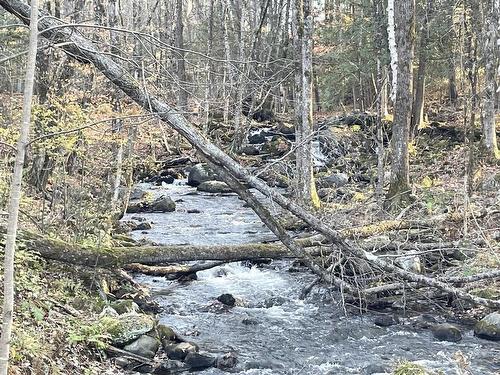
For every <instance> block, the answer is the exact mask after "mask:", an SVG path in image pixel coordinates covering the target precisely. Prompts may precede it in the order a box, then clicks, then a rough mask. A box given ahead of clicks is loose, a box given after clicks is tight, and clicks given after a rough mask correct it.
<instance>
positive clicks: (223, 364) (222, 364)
mask: <svg viewBox="0 0 500 375" xmlns="http://www.w3.org/2000/svg"><path fill="white" fill-rule="evenodd" d="M237 364H238V357H237V356H236V353H233V352H229V353H226V354H224V355H221V356H219V357H218V358H217V361H216V364H215V367H217V368H218V369H221V370H228V369H231V368H234V367H236V365H237Z"/></svg>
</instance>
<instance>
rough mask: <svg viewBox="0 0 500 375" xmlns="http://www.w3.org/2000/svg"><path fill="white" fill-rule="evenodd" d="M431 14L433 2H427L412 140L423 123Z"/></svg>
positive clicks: (423, 23)
mask: <svg viewBox="0 0 500 375" xmlns="http://www.w3.org/2000/svg"><path fill="white" fill-rule="evenodd" d="M432 13H433V0H428V1H427V5H426V8H425V14H424V17H423V19H422V22H421V27H420V45H419V52H418V70H417V76H416V79H415V90H414V91H415V95H414V100H413V109H412V115H411V124H410V137H411V139H414V138H415V136H416V135H417V131H418V128H419V127H420V126H422V125H423V123H424V98H425V69H426V66H427V42H428V39H429V38H428V35H429V19H430V17H431V16H432Z"/></svg>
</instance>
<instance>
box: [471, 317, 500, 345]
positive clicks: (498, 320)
mask: <svg viewBox="0 0 500 375" xmlns="http://www.w3.org/2000/svg"><path fill="white" fill-rule="evenodd" d="M474 334H475V335H476V336H477V337H480V338H482V339H486V340H493V341H500V313H499V312H493V313H491V314H488V315H486V316H485V317H484V318H483V319H481V320H480V321H479V322H477V323H476V325H475V327H474Z"/></svg>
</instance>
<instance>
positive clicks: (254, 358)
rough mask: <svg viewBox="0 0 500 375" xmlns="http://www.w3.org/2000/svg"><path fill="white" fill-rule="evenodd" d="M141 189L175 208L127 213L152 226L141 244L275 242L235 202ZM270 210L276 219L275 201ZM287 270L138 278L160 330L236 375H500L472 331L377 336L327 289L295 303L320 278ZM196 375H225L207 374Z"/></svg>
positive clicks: (485, 344)
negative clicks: (449, 336)
mask: <svg viewBox="0 0 500 375" xmlns="http://www.w3.org/2000/svg"><path fill="white" fill-rule="evenodd" d="M139 187H140V188H142V189H147V190H148V191H150V192H151V193H153V194H154V195H156V196H159V195H161V194H165V195H169V196H170V197H171V198H172V199H173V200H174V201H176V203H177V209H176V211H175V212H171V213H146V214H134V215H131V214H127V215H126V217H125V218H124V219H125V220H129V219H130V218H131V217H132V216H141V217H143V218H145V219H147V220H149V221H151V222H152V223H153V228H152V229H151V230H148V231H146V232H132V235H133V237H134V238H135V239H137V240H139V239H147V240H150V241H153V242H156V243H158V244H192V245H215V244H238V243H251V242H261V241H270V240H273V239H274V238H275V237H274V235H273V234H272V233H271V232H269V230H267V228H265V227H264V226H263V224H262V223H261V222H260V220H259V218H258V217H257V216H256V215H255V214H254V213H253V212H252V211H251V210H250V209H249V208H246V207H244V202H243V201H241V200H239V198H238V197H237V196H236V195H234V194H228V195H213V194H205V193H198V192H197V191H196V189H195V188H192V187H189V186H187V185H185V182H183V181H176V183H175V184H173V185H164V186H162V187H151V186H150V185H147V184H142V185H139ZM260 198H261V199H264V197H260ZM267 204H268V206H270V207H271V208H272V210H273V211H274V212H275V213H276V214H277V215H278V214H279V210H278V209H277V207H274V206H273V204H272V202H267ZM197 210H198V211H199V212H196V211H197ZM290 264H291V262H290V261H275V262H273V263H271V264H270V265H266V266H265V267H259V268H258V267H255V266H253V267H247V266H245V265H242V264H240V263H230V264H226V265H224V266H221V267H216V268H213V269H210V270H206V271H202V272H198V274H197V275H198V280H197V281H193V282H190V283H186V284H180V283H178V282H176V281H167V280H165V279H164V278H162V277H153V276H145V275H138V276H136V279H137V281H139V282H140V283H143V284H146V285H147V286H148V287H150V288H151V292H152V295H153V296H154V298H155V300H156V301H157V302H158V303H159V304H160V305H161V306H162V308H163V309H164V310H163V312H162V313H160V315H159V318H160V320H161V322H162V323H164V324H167V325H169V326H171V327H172V328H174V330H175V331H176V332H178V333H179V334H180V335H181V336H182V337H184V338H186V339H187V340H189V341H192V342H194V343H196V344H198V345H199V346H200V348H201V351H203V352H207V353H211V354H214V355H217V354H220V353H225V352H228V351H234V352H235V353H236V354H237V356H238V367H237V369H236V370H237V372H238V373H240V374H263V375H264V374H311V375H316V374H317V375H326V374H329V375H333V374H364V373H367V372H366V370H365V369H366V368H367V366H374V365H377V366H379V367H381V368H386V369H387V371H388V372H390V369H391V368H393V366H394V364H396V363H397V362H398V361H401V360H410V361H418V363H420V364H422V365H424V366H425V367H427V368H429V369H432V370H440V371H441V373H443V374H474V375H475V374H477V375H483V374H484V375H487V374H500V372H499V371H500V345H499V344H498V343H496V342H492V341H487V340H482V339H478V338H476V337H474V336H473V332H472V329H471V328H470V327H463V326H462V327H461V329H462V333H463V339H462V341H460V342H459V343H451V342H440V341H437V340H436V339H434V338H433V336H432V333H431V332H430V330H424V329H418V328H414V327H413V325H412V324H411V323H410V321H411V320H410V319H406V318H402V319H401V323H400V324H398V325H394V326H391V327H378V326H376V325H375V324H374V323H373V321H374V318H375V317H376V316H377V315H376V314H375V313H368V314H364V315H362V316H358V315H356V314H353V313H352V312H349V313H347V314H346V313H345V311H344V310H343V309H342V308H341V304H340V303H339V302H340V301H336V300H335V298H337V297H336V296H332V295H330V294H329V293H328V292H326V291H325V290H324V289H322V288H318V287H315V288H313V290H312V292H311V293H310V294H309V296H308V297H307V298H306V299H305V300H299V299H298V295H299V294H300V291H301V289H302V288H303V287H304V286H305V285H307V284H308V283H310V282H311V281H312V280H314V276H313V275H312V274H310V273H308V272H289V271H288V269H289V268H290ZM223 293H231V294H232V295H234V296H235V297H236V298H237V301H238V306H236V307H234V308H232V309H230V310H229V311H224V312H221V311H218V310H216V309H213V308H210V306H211V304H213V302H214V300H215V298H217V296H219V295H221V294H223ZM332 298H333V299H334V300H332ZM457 353H458V354H457ZM460 353H461V354H462V355H463V356H465V358H467V361H468V362H469V371H470V372H460V371H459V369H458V367H457V361H456V358H458V357H459V356H460V355H461V354H460ZM380 371H381V370H379V372H380ZM375 372H376V371H375ZM369 373H372V372H369ZM200 374H203V375H209V374H227V373H226V372H223V371H221V370H218V369H208V370H205V371H202V372H200Z"/></svg>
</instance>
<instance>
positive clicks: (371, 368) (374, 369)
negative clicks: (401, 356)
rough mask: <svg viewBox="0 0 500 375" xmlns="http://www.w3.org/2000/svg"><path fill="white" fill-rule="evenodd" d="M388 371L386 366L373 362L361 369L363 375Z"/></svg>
mask: <svg viewBox="0 0 500 375" xmlns="http://www.w3.org/2000/svg"><path fill="white" fill-rule="evenodd" d="M390 372H391V370H390V369H388V368H387V367H386V366H384V365H380V364H377V363H373V364H371V365H368V366H366V367H365V368H364V369H363V374H364V375H374V374H387V373H390Z"/></svg>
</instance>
